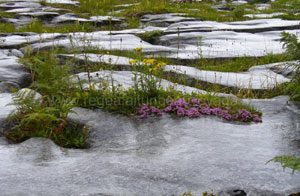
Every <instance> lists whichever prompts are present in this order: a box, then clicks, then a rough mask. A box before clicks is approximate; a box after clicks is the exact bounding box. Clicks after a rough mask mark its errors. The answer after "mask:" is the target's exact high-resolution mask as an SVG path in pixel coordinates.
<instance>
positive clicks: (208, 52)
mask: <svg viewBox="0 0 300 196" xmlns="http://www.w3.org/2000/svg"><path fill="white" fill-rule="evenodd" d="M285 32H289V33H292V34H295V35H297V36H298V38H300V30H287V31H285ZM281 33H282V31H270V32H263V33H255V34H253V33H246V32H233V31H213V32H189V33H180V34H179V35H178V34H175V33H174V34H167V35H163V36H161V37H160V39H159V43H160V44H161V45H165V46H168V47H172V48H174V49H175V48H177V52H176V53H166V54H165V56H166V57H169V58H177V57H178V58H180V59H197V58H202V57H204V58H226V57H242V56H265V55H267V54H270V53H272V54H279V53H283V52H284V49H283V47H282V43H280V41H279V40H280V38H281ZM199 37H201V39H200V38H199ZM178 46H179V50H178Z"/></svg>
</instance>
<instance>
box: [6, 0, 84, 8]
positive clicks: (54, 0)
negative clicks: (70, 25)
mask: <svg viewBox="0 0 300 196" xmlns="http://www.w3.org/2000/svg"><path fill="white" fill-rule="evenodd" d="M7 1H8V0H0V2H7ZM13 2H16V3H19V2H21V3H23V5H25V3H29V4H31V3H39V2H40V0H9V3H13ZM46 3H53V4H66V5H74V6H78V5H80V3H79V2H78V1H72V0H46ZM24 7H28V6H24Z"/></svg>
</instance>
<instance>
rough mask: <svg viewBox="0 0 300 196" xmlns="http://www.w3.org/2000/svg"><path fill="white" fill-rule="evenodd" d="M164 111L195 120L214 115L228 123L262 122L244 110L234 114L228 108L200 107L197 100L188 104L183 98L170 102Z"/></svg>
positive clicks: (255, 115)
mask: <svg viewBox="0 0 300 196" xmlns="http://www.w3.org/2000/svg"><path fill="white" fill-rule="evenodd" d="M164 111H165V112H166V113H171V114H175V115H177V116H188V117H190V118H196V117H199V116H200V115H215V116H218V117H221V118H223V119H226V120H228V121H241V122H251V121H254V122H262V120H261V118H260V117H259V115H257V114H252V113H251V112H250V111H248V110H246V109H240V110H238V112H237V113H235V114H234V113H233V112H232V111H231V108H230V107H227V108H226V109H221V108H219V107H215V108H211V107H209V106H207V105H201V104H200V100H199V99H197V98H192V99H191V100H190V102H189V103H188V102H187V101H186V100H185V99H184V98H180V99H179V100H177V101H171V102H170V103H169V106H168V107H166V108H165V110H164Z"/></svg>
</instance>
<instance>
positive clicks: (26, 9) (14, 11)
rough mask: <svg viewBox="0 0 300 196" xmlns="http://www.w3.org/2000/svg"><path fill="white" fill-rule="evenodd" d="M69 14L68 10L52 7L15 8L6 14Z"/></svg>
mask: <svg viewBox="0 0 300 196" xmlns="http://www.w3.org/2000/svg"><path fill="white" fill-rule="evenodd" d="M41 11H43V12H71V10H69V9H62V8H54V7H41V8H15V9H9V10H6V11H5V12H7V13H24V12H41Z"/></svg>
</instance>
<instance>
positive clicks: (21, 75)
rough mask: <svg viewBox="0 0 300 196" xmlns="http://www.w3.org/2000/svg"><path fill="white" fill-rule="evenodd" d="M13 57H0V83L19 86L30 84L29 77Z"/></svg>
mask: <svg viewBox="0 0 300 196" xmlns="http://www.w3.org/2000/svg"><path fill="white" fill-rule="evenodd" d="M18 60H19V58H17V57H15V56H2V57H0V82H13V83H16V84H18V85H19V86H22V87H24V86H26V85H28V84H29V83H30V75H29V73H28V72H27V70H26V69H25V67H24V66H23V65H22V64H20V63H19V62H18Z"/></svg>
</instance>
